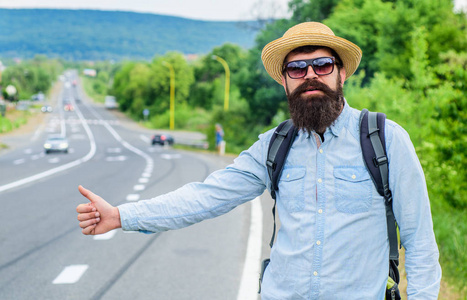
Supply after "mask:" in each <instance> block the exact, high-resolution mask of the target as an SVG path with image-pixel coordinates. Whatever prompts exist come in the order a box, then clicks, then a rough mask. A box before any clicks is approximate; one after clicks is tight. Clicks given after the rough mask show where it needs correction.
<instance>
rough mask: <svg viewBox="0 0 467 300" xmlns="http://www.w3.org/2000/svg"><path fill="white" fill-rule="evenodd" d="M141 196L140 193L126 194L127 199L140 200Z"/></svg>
mask: <svg viewBox="0 0 467 300" xmlns="http://www.w3.org/2000/svg"><path fill="white" fill-rule="evenodd" d="M139 197H140V196H139V194H129V195H128V196H126V201H138V200H139Z"/></svg>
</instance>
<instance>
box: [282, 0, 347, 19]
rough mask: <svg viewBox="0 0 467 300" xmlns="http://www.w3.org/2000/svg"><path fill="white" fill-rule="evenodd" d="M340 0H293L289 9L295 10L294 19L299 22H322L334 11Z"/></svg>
mask: <svg viewBox="0 0 467 300" xmlns="http://www.w3.org/2000/svg"><path fill="white" fill-rule="evenodd" d="M338 2H339V0H322V1H313V0H291V1H290V2H289V9H290V10H291V11H292V12H293V15H292V19H293V20H294V21H296V22H297V23H301V22H309V21H314V22H321V21H323V20H324V19H326V18H328V17H329V15H330V14H331V13H332V12H333V10H334V7H335V6H336V5H337V3H338Z"/></svg>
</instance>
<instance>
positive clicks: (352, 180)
mask: <svg viewBox="0 0 467 300" xmlns="http://www.w3.org/2000/svg"><path fill="white" fill-rule="evenodd" d="M372 184H373V182H372V181H371V179H370V174H368V172H367V170H366V168H365V167H363V166H362V167H360V166H352V167H348V166H342V167H335V168H334V188H335V193H336V194H335V204H336V208H337V210H338V211H340V212H344V213H350V214H356V213H362V212H367V211H368V210H369V209H370V207H371V199H372Z"/></svg>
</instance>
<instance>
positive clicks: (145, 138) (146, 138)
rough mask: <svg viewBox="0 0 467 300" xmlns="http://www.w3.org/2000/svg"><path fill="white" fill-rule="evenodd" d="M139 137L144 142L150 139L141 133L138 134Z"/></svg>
mask: <svg viewBox="0 0 467 300" xmlns="http://www.w3.org/2000/svg"><path fill="white" fill-rule="evenodd" d="M139 138H140V139H142V140H143V141H144V142H146V143H149V142H150V141H151V140H150V139H149V138H148V137H147V136H145V135H142V134H140V135H139Z"/></svg>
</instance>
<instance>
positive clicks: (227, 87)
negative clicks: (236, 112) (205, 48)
mask: <svg viewBox="0 0 467 300" xmlns="http://www.w3.org/2000/svg"><path fill="white" fill-rule="evenodd" d="M212 59H215V60H217V61H218V62H220V63H221V64H222V66H223V67H224V70H225V92H224V111H227V110H229V90H230V69H229V65H228V64H227V62H226V61H225V60H224V59H223V58H221V57H219V56H217V55H213V56H212Z"/></svg>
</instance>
